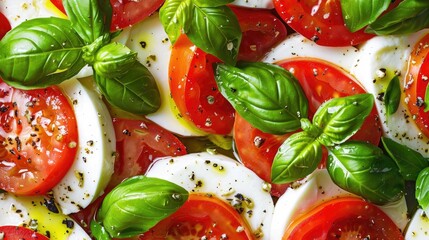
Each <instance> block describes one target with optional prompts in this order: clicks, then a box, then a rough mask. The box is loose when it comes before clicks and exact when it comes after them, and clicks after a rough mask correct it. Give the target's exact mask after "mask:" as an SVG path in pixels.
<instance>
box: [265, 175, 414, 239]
mask: <svg viewBox="0 0 429 240" xmlns="http://www.w3.org/2000/svg"><path fill="white" fill-rule="evenodd" d="M347 196H355V195H353V194H352V193H349V192H347V191H345V190H343V189H341V188H339V187H338V186H337V185H336V184H335V183H334V182H332V180H331V177H330V176H329V173H328V171H327V170H326V169H319V170H316V171H315V172H313V173H312V174H310V175H309V176H308V177H307V178H305V179H304V180H302V181H299V182H297V183H295V184H293V186H292V188H289V189H288V190H287V191H286V192H285V194H283V195H282V196H281V197H280V198H279V200H278V201H277V203H276V206H275V211H274V216H273V224H272V227H271V239H272V240H277V239H279V240H280V239H282V237H283V234H284V232H285V230H286V228H287V227H288V226H289V225H290V224H291V222H292V221H293V220H294V219H295V218H296V217H297V216H300V215H302V214H305V213H306V212H307V211H308V210H309V209H312V208H314V207H316V206H318V205H320V204H322V203H324V202H327V201H329V200H333V199H336V198H339V197H347ZM379 208H380V209H381V210H383V211H384V212H385V213H386V214H387V215H388V216H389V217H390V218H391V219H392V220H393V221H394V222H395V223H396V225H397V226H398V227H399V228H400V229H402V230H403V229H404V228H405V226H406V224H407V222H408V218H407V205H406V202H405V198H402V199H401V200H399V201H398V202H396V203H392V204H388V205H384V206H379Z"/></svg>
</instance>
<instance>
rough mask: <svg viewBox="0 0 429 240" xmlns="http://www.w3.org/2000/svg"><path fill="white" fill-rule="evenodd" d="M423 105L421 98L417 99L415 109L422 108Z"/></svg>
mask: <svg viewBox="0 0 429 240" xmlns="http://www.w3.org/2000/svg"><path fill="white" fill-rule="evenodd" d="M424 105H425V101H424V100H423V98H422V97H417V100H416V106H417V107H423V106H424Z"/></svg>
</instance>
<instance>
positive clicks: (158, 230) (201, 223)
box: [139, 193, 254, 240]
mask: <svg viewBox="0 0 429 240" xmlns="http://www.w3.org/2000/svg"><path fill="white" fill-rule="evenodd" d="M208 209H210V211H208ZM239 227H243V231H237V229H239ZM223 234H225V236H227V237H228V238H227V239H234V240H247V239H254V237H253V234H252V233H251V231H250V227H249V226H248V225H247V223H246V222H245V221H243V219H242V217H241V215H240V214H239V213H238V212H237V211H236V210H235V209H233V208H232V207H231V206H230V205H229V204H228V203H226V202H224V201H222V200H220V199H217V198H216V197H213V196H208V195H202V194H194V193H191V194H190V195H189V199H188V200H187V201H186V202H185V204H184V205H183V206H182V207H181V208H179V210H177V211H176V212H175V213H173V214H172V215H171V216H170V217H168V218H166V219H164V220H162V221H161V222H159V223H158V224H157V225H156V226H155V227H153V228H152V229H150V230H149V231H148V232H146V233H144V234H142V235H141V237H140V238H139V239H140V240H149V239H150V240H163V239H202V237H203V236H206V237H207V238H208V239H224V238H222V237H221V236H222V235H223Z"/></svg>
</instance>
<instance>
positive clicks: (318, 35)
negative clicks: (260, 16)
mask: <svg viewBox="0 0 429 240" xmlns="http://www.w3.org/2000/svg"><path fill="white" fill-rule="evenodd" d="M274 6H275V8H276V11H277V12H278V14H279V15H280V17H282V18H283V20H284V21H285V22H286V23H287V24H288V25H289V26H290V27H291V28H293V29H294V30H295V31H297V32H298V33H300V34H301V35H303V36H304V37H306V38H308V39H311V40H313V41H314V42H316V43H317V44H319V45H324V46H352V45H357V44H359V43H362V42H364V41H366V40H368V39H370V38H372V37H373V36H374V35H372V34H367V33H364V32H363V30H360V31H357V32H354V33H352V32H350V31H349V30H348V29H347V27H346V26H345V24H344V20H343V14H342V11H341V4H340V0H319V1H314V0H274Z"/></svg>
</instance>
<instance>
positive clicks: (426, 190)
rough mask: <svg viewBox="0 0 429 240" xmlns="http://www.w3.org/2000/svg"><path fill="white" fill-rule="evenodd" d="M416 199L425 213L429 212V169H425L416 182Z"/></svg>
mask: <svg viewBox="0 0 429 240" xmlns="http://www.w3.org/2000/svg"><path fill="white" fill-rule="evenodd" d="M416 199H417V202H418V203H419V205H420V206H421V207H422V208H423V210H424V211H425V212H428V211H429V167H427V168H425V169H423V170H422V171H421V172H420V174H419V175H418V177H417V181H416Z"/></svg>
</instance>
